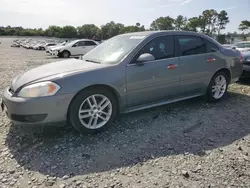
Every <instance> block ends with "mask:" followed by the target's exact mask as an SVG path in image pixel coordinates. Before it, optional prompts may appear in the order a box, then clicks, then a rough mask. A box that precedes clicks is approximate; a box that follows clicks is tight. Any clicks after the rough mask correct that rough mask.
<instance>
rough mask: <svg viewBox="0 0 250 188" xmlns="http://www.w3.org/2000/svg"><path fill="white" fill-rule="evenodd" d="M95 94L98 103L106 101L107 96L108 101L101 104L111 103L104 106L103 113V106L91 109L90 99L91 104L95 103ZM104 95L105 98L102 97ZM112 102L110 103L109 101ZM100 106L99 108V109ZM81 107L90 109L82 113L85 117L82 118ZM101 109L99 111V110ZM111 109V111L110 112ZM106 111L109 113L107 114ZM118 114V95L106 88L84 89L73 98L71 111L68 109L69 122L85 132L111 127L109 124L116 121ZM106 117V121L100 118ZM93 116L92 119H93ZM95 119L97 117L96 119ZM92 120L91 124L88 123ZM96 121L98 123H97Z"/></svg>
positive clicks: (95, 131) (99, 130)
mask: <svg viewBox="0 0 250 188" xmlns="http://www.w3.org/2000/svg"><path fill="white" fill-rule="evenodd" d="M93 96H95V99H96V102H97V103H96V104H100V103H101V101H104V99H105V97H106V98H107V100H106V101H104V102H103V104H102V105H100V106H103V107H104V106H105V105H106V104H109V105H108V106H107V107H105V108H104V110H103V112H102V113H99V112H100V111H101V108H99V107H97V106H96V108H95V109H94V108H92V110H90V109H91V108H90V105H89V103H88V99H89V101H90V102H91V105H93V104H94V102H93V100H92V99H93V98H91V97H93ZM102 97H104V98H102ZM109 102H110V103H109ZM97 108H98V109H97ZM80 109H82V110H83V109H84V110H85V111H86V110H89V112H83V113H81V115H82V117H83V119H80V117H79V114H80ZM93 109H94V110H93ZM98 110H99V112H98ZM110 110H111V113H110ZM104 113H106V114H109V115H108V116H106V115H105V114H104ZM117 114H118V102H117V100H116V97H115V96H114V95H113V93H112V92H110V91H109V90H106V89H98V88H96V89H95V88H94V89H89V90H83V91H81V92H80V93H79V94H77V95H76V97H75V98H74V99H73V101H72V102H71V104H70V107H69V111H68V122H69V123H70V124H71V125H72V126H73V127H75V129H76V130H78V131H80V132H82V133H85V134H95V133H98V132H101V131H104V130H105V129H106V128H108V127H109V125H110V124H111V123H112V122H113V121H114V119H115V118H116V116H117ZM100 116H101V117H102V118H104V119H105V121H104V120H103V119H102V118H100ZM91 118H92V121H91ZM95 119H97V120H96V121H95ZM90 122H91V126H89V125H87V124H89V123H90ZM95 123H96V125H95Z"/></svg>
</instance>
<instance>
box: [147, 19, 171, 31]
mask: <svg viewBox="0 0 250 188" xmlns="http://www.w3.org/2000/svg"><path fill="white" fill-rule="evenodd" d="M174 23H175V19H173V18H171V17H170V16H167V17H160V18H157V19H156V20H154V21H153V22H152V23H151V25H150V29H151V30H173V29H174Z"/></svg>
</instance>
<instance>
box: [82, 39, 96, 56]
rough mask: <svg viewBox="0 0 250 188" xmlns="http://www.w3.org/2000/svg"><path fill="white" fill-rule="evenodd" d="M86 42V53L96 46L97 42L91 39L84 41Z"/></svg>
mask: <svg viewBox="0 0 250 188" xmlns="http://www.w3.org/2000/svg"><path fill="white" fill-rule="evenodd" d="M84 43H85V50H84V54H86V53H87V52H89V51H90V50H92V49H93V48H95V47H96V43H95V42H94V41H91V40H89V41H84Z"/></svg>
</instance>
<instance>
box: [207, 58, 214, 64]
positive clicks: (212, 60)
mask: <svg viewBox="0 0 250 188" xmlns="http://www.w3.org/2000/svg"><path fill="white" fill-rule="evenodd" d="M214 61H216V59H215V58H208V59H207V62H208V63H211V62H214Z"/></svg>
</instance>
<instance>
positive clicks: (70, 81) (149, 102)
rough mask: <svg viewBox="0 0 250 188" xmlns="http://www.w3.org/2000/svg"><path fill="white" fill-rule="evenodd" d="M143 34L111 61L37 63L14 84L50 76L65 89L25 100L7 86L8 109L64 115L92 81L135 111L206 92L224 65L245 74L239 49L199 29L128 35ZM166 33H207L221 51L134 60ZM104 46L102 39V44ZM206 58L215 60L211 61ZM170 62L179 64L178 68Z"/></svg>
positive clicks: (234, 74) (234, 76)
mask: <svg viewBox="0 0 250 188" xmlns="http://www.w3.org/2000/svg"><path fill="white" fill-rule="evenodd" d="M124 35H128V36H133V35H145V36H146V37H145V39H144V40H143V41H141V42H140V43H139V44H138V45H137V46H136V47H135V48H134V49H132V50H131V52H130V53H128V54H127V55H126V56H125V57H124V58H123V59H122V61H121V62H117V63H116V64H113V65H108V64H106V65H105V64H97V63H90V62H86V61H83V60H75V59H71V60H66V61H60V62H56V63H51V64H46V65H43V66H41V67H37V68H35V69H32V70H30V71H27V72H26V73H24V74H22V75H20V76H18V77H17V78H15V79H13V82H12V87H13V89H14V90H15V91H16V92H18V90H19V89H21V88H22V87H23V86H25V85H27V84H31V83H35V82H40V81H45V80H51V81H54V82H56V83H58V84H59V85H60V86H61V89H60V90H59V91H58V93H57V94H56V95H55V96H53V97H41V98H35V99H22V98H17V97H15V94H14V95H13V96H11V94H10V93H9V92H8V91H7V90H6V91H5V93H4V97H3V100H4V102H5V103H6V105H7V107H8V111H9V113H14V114H20V115H21V114H38V113H48V114H49V116H48V117H47V118H46V119H45V121H44V122H54V121H62V120H66V114H67V110H68V106H69V104H70V102H71V100H72V99H73V97H74V96H75V95H76V94H77V93H78V92H79V91H80V90H82V89H84V88H86V87H88V86H93V85H106V86H109V87H110V88H112V89H113V90H114V91H115V92H116V93H117V95H118V97H119V101H120V108H121V112H129V111H135V110H139V109H144V108H147V107H152V106H157V105H161V104H167V103H170V102H175V101H179V100H183V99H187V98H192V97H196V96H200V95H203V94H204V93H205V91H206V88H207V86H208V84H209V82H210V80H211V78H212V76H213V75H214V74H215V72H216V71H218V70H220V69H222V68H225V69H227V70H229V71H230V73H231V76H232V81H236V80H237V79H238V78H239V77H240V75H241V73H242V63H240V58H239V57H240V52H239V51H237V50H232V49H225V48H224V47H223V46H221V45H220V44H219V43H218V42H216V41H214V40H213V39H211V38H209V37H207V36H205V35H202V34H198V33H193V32H183V31H153V32H152V31H147V32H140V33H130V34H124ZM166 35H192V36H199V37H202V38H205V39H206V40H208V41H210V42H213V43H214V44H216V45H217V46H218V47H219V49H220V51H219V52H215V53H206V54H200V55H192V56H185V57H175V58H171V59H162V60H156V61H152V62H146V63H143V65H142V66H138V65H137V64H130V63H131V61H132V59H133V57H134V56H135V55H136V53H137V52H138V51H139V50H140V49H141V48H142V47H143V46H144V45H145V44H146V43H148V42H149V41H151V40H152V39H154V38H156V37H159V36H166ZM100 45H102V44H100ZM208 58H215V59H216V61H215V62H211V63H207V61H206V60H207V59H208ZM169 64H175V65H177V68H176V69H174V70H169V69H167V66H168V65H169Z"/></svg>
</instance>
